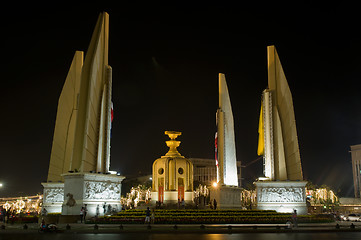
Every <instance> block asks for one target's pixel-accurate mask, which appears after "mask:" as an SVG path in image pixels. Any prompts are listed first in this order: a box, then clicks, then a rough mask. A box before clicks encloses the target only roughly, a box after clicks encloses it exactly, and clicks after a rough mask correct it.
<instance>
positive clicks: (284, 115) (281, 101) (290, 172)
mask: <svg viewBox="0 0 361 240" xmlns="http://www.w3.org/2000/svg"><path fill="white" fill-rule="evenodd" d="M267 53H268V88H267V89H266V90H264V91H263V93H262V106H261V113H260V121H259V144H258V155H263V158H264V164H263V170H264V176H263V177H260V178H258V181H256V182H255V184H256V187H257V208H258V209H265V210H267V209H269V210H276V211H278V212H292V211H293V210H297V212H298V213H299V214H306V213H307V206H306V193H305V186H306V183H307V182H306V181H303V175H302V166H301V158H300V150H299V147H298V137H297V129H296V121H295V114H294V110H293V101H292V94H291V91H290V88H289V86H288V83H287V80H286V77H285V74H284V72H283V69H282V65H281V62H280V60H279V57H278V54H277V51H276V48H275V47H274V46H268V47H267Z"/></svg>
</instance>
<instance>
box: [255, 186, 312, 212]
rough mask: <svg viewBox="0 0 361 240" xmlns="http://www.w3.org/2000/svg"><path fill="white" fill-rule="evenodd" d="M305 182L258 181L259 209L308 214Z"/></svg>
mask: <svg viewBox="0 0 361 240" xmlns="http://www.w3.org/2000/svg"><path fill="white" fill-rule="evenodd" d="M306 184H307V182H304V181H257V182H255V185H256V188H257V209H260V210H276V211H277V212H284V213H292V212H293V211H294V210H297V214H307V205H306V194H305V186H306Z"/></svg>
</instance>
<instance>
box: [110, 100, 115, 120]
mask: <svg viewBox="0 0 361 240" xmlns="http://www.w3.org/2000/svg"><path fill="white" fill-rule="evenodd" d="M110 116H111V117H110V122H113V118H114V113H113V102H112V104H111V107H110Z"/></svg>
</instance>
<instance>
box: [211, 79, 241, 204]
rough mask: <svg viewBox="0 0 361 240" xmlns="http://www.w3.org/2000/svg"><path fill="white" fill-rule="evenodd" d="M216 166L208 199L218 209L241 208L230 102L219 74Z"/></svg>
mask: <svg viewBox="0 0 361 240" xmlns="http://www.w3.org/2000/svg"><path fill="white" fill-rule="evenodd" d="M216 118H217V119H216V121H217V135H216V165H217V186H214V187H213V188H212V190H211V193H210V197H211V200H212V199H216V201H217V206H218V207H219V208H238V207H241V189H240V188H238V176H237V159H236V146H235V137H234V124H233V113H232V106H231V100H230V98H229V93H228V88H227V83H226V78H225V76H224V74H222V73H220V74H219V108H218V110H217V117H216Z"/></svg>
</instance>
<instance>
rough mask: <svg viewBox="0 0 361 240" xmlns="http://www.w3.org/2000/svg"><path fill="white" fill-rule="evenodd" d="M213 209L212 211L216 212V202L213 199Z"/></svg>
mask: <svg viewBox="0 0 361 240" xmlns="http://www.w3.org/2000/svg"><path fill="white" fill-rule="evenodd" d="M213 207H214V210H217V201H216V199H213Z"/></svg>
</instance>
